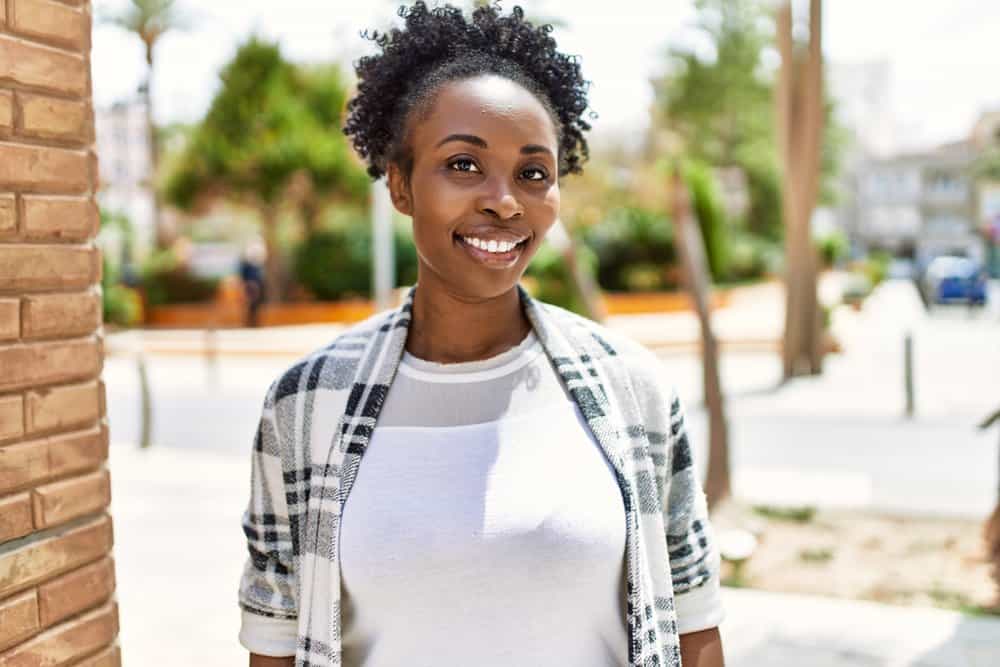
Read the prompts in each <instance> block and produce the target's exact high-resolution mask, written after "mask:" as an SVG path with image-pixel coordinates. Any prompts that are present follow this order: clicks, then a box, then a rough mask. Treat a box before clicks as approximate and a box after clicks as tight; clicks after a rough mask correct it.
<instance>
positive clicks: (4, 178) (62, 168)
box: [0, 35, 90, 194]
mask: <svg viewBox="0 0 1000 667" xmlns="http://www.w3.org/2000/svg"><path fill="white" fill-rule="evenodd" d="M0 38H2V35H0ZM2 61H3V53H2V52H0V62H2ZM2 186H5V187H8V188H18V189H26V190H34V191H38V190H44V191H46V192H64V193H78V194H79V193H84V192H86V191H87V190H88V189H89V188H90V162H89V156H88V154H87V152H86V151H76V150H70V149H68V148H53V147H50V146H22V145H20V144H12V143H0V187H2Z"/></svg>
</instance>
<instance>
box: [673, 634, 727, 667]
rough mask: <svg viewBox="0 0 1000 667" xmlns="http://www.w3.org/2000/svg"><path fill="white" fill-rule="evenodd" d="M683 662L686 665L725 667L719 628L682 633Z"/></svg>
mask: <svg viewBox="0 0 1000 667" xmlns="http://www.w3.org/2000/svg"><path fill="white" fill-rule="evenodd" d="M681 664H682V665H684V667H725V661H724V660H723V658H722V637H721V636H720V635H719V628H709V629H708V630H701V631H700V632H689V633H687V634H684V635H681Z"/></svg>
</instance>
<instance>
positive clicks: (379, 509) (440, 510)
mask: <svg viewBox="0 0 1000 667" xmlns="http://www.w3.org/2000/svg"><path fill="white" fill-rule="evenodd" d="M401 13H402V18H403V20H404V23H405V27H403V28H398V29H395V28H394V29H392V30H391V31H389V32H388V33H386V34H382V33H381V32H379V33H377V34H372V35H371V37H372V39H374V40H375V42H376V46H377V47H379V49H380V50H381V53H378V54H376V55H371V56H367V57H364V58H361V59H360V60H359V61H358V63H357V65H356V70H357V74H358V79H359V85H358V90H359V93H358V95H357V97H355V98H354V99H353V100H351V101H350V102H349V103H348V107H347V108H348V110H349V117H348V119H347V122H346V125H345V132H346V133H347V134H348V135H349V136H351V138H352V141H353V144H354V147H355V148H356V149H357V150H358V152H359V154H360V155H361V156H363V157H365V158H367V160H368V174H369V175H370V176H371V177H372V178H380V177H381V176H383V175H386V176H387V180H388V185H389V193H390V198H391V200H392V203H393V206H394V207H395V208H396V210H397V211H398V212H400V213H401V214H403V215H406V216H408V217H410V218H411V220H412V225H413V231H414V234H413V238H414V243H415V245H416V246H417V248H416V249H417V253H416V254H417V257H418V270H417V284H416V285H414V286H412V287H410V289H409V291H408V292H407V294H406V298H405V300H404V302H403V303H402V304H401V305H400V306H399V307H398V308H395V309H392V310H388V311H380V312H379V313H376V314H375V315H372V316H371V317H369V318H368V319H367V320H365V321H363V322H360V323H357V324H355V325H352V326H350V327H348V328H347V329H346V330H345V331H343V332H342V333H341V334H340V335H339V336H338V337H337V338H336V339H335V340H334V341H331V342H330V343H328V344H326V345H324V346H323V348H321V349H318V350H315V351H313V352H312V353H310V354H309V355H308V356H306V357H305V358H304V359H300V360H299V361H297V362H296V363H294V364H293V365H291V366H289V367H288V368H287V370H285V371H284V372H282V373H280V374H279V376H278V377H276V378H275V380H274V381H273V382H272V383H271V384H270V386H269V388H268V390H267V392H266V393H265V398H264V401H263V408H262V411H261V418H260V421H259V426H258V429H257V431H256V437H255V440H254V446H253V448H252V455H251V461H252V469H253V474H252V479H251V485H250V498H249V502H248V504H247V509H246V512H245V513H244V516H243V531H244V534H245V535H246V537H247V551H248V558H247V559H246V561H245V565H244V569H243V577H242V579H241V581H240V586H239V601H240V606H241V609H242V612H243V613H242V627H241V630H240V634H239V639H240V642H241V643H242V645H243V646H244V647H246V648H247V649H248V650H249V651H250V653H251V657H250V665H251V667H264V666H265V665H267V666H268V667H278V666H279V665H280V666H281V667H286V666H287V667H292V666H293V665H294V666H295V667H304V666H305V665H310V666H311V667H332V666H333V665H343V666H344V667H395V666H397V665H413V664H419V665H429V664H434V665H475V666H476V667H510V666H512V665H572V666H573V667H622V666H623V665H626V664H627V665H631V666H635V667H638V666H639V665H661V666H663V667H666V666H667V665H672V666H675V667H678V666H679V665H681V662H682V659H683V667H722V665H723V656H722V642H721V639H720V636H719V630H718V624H719V622H720V620H721V619H722V605H721V595H720V588H719V553H718V549H717V548H716V547H715V540H714V537H713V533H712V530H711V526H710V522H709V518H708V508H707V503H706V498H705V493H704V491H703V490H702V488H701V484H700V481H699V477H698V474H697V472H696V470H697V466H695V465H694V461H693V456H692V447H691V443H690V441H689V438H688V432H687V429H686V426H685V420H684V411H683V408H682V404H681V400H680V398H679V397H678V395H677V392H676V391H675V389H674V388H673V386H672V383H671V382H669V381H666V380H664V376H665V372H664V369H663V367H662V365H661V364H660V362H659V358H658V357H657V356H656V355H655V354H653V352H651V351H650V350H648V349H646V348H644V347H643V346H642V345H641V344H639V343H638V342H636V341H634V340H631V339H629V338H628V337H626V336H624V335H622V334H620V333H617V332H615V331H612V330H610V329H608V328H606V327H603V326H602V325H600V324H599V323H596V322H594V321H593V320H590V319H588V318H586V317H583V316H580V315H577V314H576V313H573V312H570V311H567V310H565V309H562V308H559V307H557V306H554V305H551V304H547V303H543V302H541V301H538V300H536V299H535V298H534V297H532V296H531V295H529V294H528V292H527V291H526V290H525V289H524V288H523V287H522V286H521V285H520V284H519V281H520V279H521V278H522V276H523V274H524V271H525V270H526V269H527V267H528V263H529V262H530V261H531V258H532V257H533V256H534V255H535V253H536V252H537V250H538V248H539V246H540V245H541V243H542V240H543V239H544V238H545V237H546V234H547V233H548V232H549V231H550V230H551V229H552V226H553V225H554V224H555V223H556V220H557V218H558V215H559V187H560V185H559V184H560V177H562V176H565V175H569V174H573V173H576V172H579V171H581V169H582V164H583V162H584V160H585V158H586V156H587V142H586V139H585V138H584V134H583V132H584V131H585V130H588V129H590V125H589V123H588V122H587V121H586V119H585V118H586V115H585V111H586V108H587V99H586V91H587V83H588V82H586V81H585V80H584V79H583V77H582V73H581V70H580V65H579V63H578V62H577V60H576V59H575V58H573V57H572V56H567V55H564V54H562V53H560V52H558V51H557V50H556V43H555V40H554V39H553V38H552V35H551V26H548V25H546V26H535V25H533V24H532V23H530V22H529V21H526V20H525V19H524V13H523V11H522V10H521V8H520V7H514V8H513V10H512V11H511V12H510V14H508V15H504V14H503V13H502V10H501V8H500V7H499V3H490V4H485V5H480V6H478V7H477V8H476V9H475V11H474V13H473V14H472V16H471V18H470V17H468V16H467V15H466V14H464V13H463V12H462V10H461V9H459V8H456V7H453V6H451V5H441V6H435V7H434V8H433V9H432V8H429V7H428V6H427V5H426V4H425V3H423V2H416V3H415V4H414V5H413V6H412V7H409V8H404V9H403V10H401ZM330 270H337V269H336V267H331V269H330ZM397 371H398V372H397Z"/></svg>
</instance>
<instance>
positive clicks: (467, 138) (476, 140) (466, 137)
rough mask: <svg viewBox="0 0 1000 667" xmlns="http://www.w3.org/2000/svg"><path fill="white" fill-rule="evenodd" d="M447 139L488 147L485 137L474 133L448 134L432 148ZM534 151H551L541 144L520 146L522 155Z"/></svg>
mask: <svg viewBox="0 0 1000 667" xmlns="http://www.w3.org/2000/svg"><path fill="white" fill-rule="evenodd" d="M449 141H461V142H463V143H466V144H472V145H473V146H479V147H480V148H489V145H488V144H487V143H486V140H485V139H483V138H482V137H477V136H476V135H474V134H449V135H448V136H447V137H445V138H444V139H442V140H441V141H439V142H437V145H435V146H434V148H438V147H440V146H443V145H444V144H446V143H448V142H449ZM534 153H548V154H549V155H552V151H551V150H550V149H549V148H547V147H545V146H542V145H541V144H526V145H524V146H521V154H522V155H532V154H534Z"/></svg>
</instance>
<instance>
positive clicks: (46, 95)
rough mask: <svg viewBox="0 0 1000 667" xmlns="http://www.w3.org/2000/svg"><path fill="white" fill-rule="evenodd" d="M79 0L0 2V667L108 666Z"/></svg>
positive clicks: (95, 304) (107, 574)
mask: <svg viewBox="0 0 1000 667" xmlns="http://www.w3.org/2000/svg"><path fill="white" fill-rule="evenodd" d="M90 26H91V8H90V2H89V1H88V0H61V1H57V0H0V667H41V666H45V667H62V666H64V665H66V666H69V665H86V666H87V667H110V666H112V665H115V666H117V665H120V663H121V658H120V655H119V649H118V647H117V635H118V608H117V604H116V602H115V599H114V588H115V577H114V564H113V561H112V560H111V546H112V526H111V518H110V516H109V515H108V514H107V508H108V503H109V502H110V485H109V479H108V470H107V466H106V461H107V456H108V429H107V421H106V418H105V408H104V385H103V383H102V381H101V379H100V373H101V368H102V362H103V354H102V352H103V350H102V347H103V341H102V330H101V296H100V291H99V289H100V288H99V283H100V277H101V261H100V253H99V251H98V250H97V248H96V247H95V245H94V242H93V239H94V236H95V234H96V233H97V227H98V215H97V208H96V205H95V203H94V188H95V184H96V183H97V160H96V158H95V156H94V151H93V141H94V120H93V109H92V106H91V85H90V61H89V53H90Z"/></svg>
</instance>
